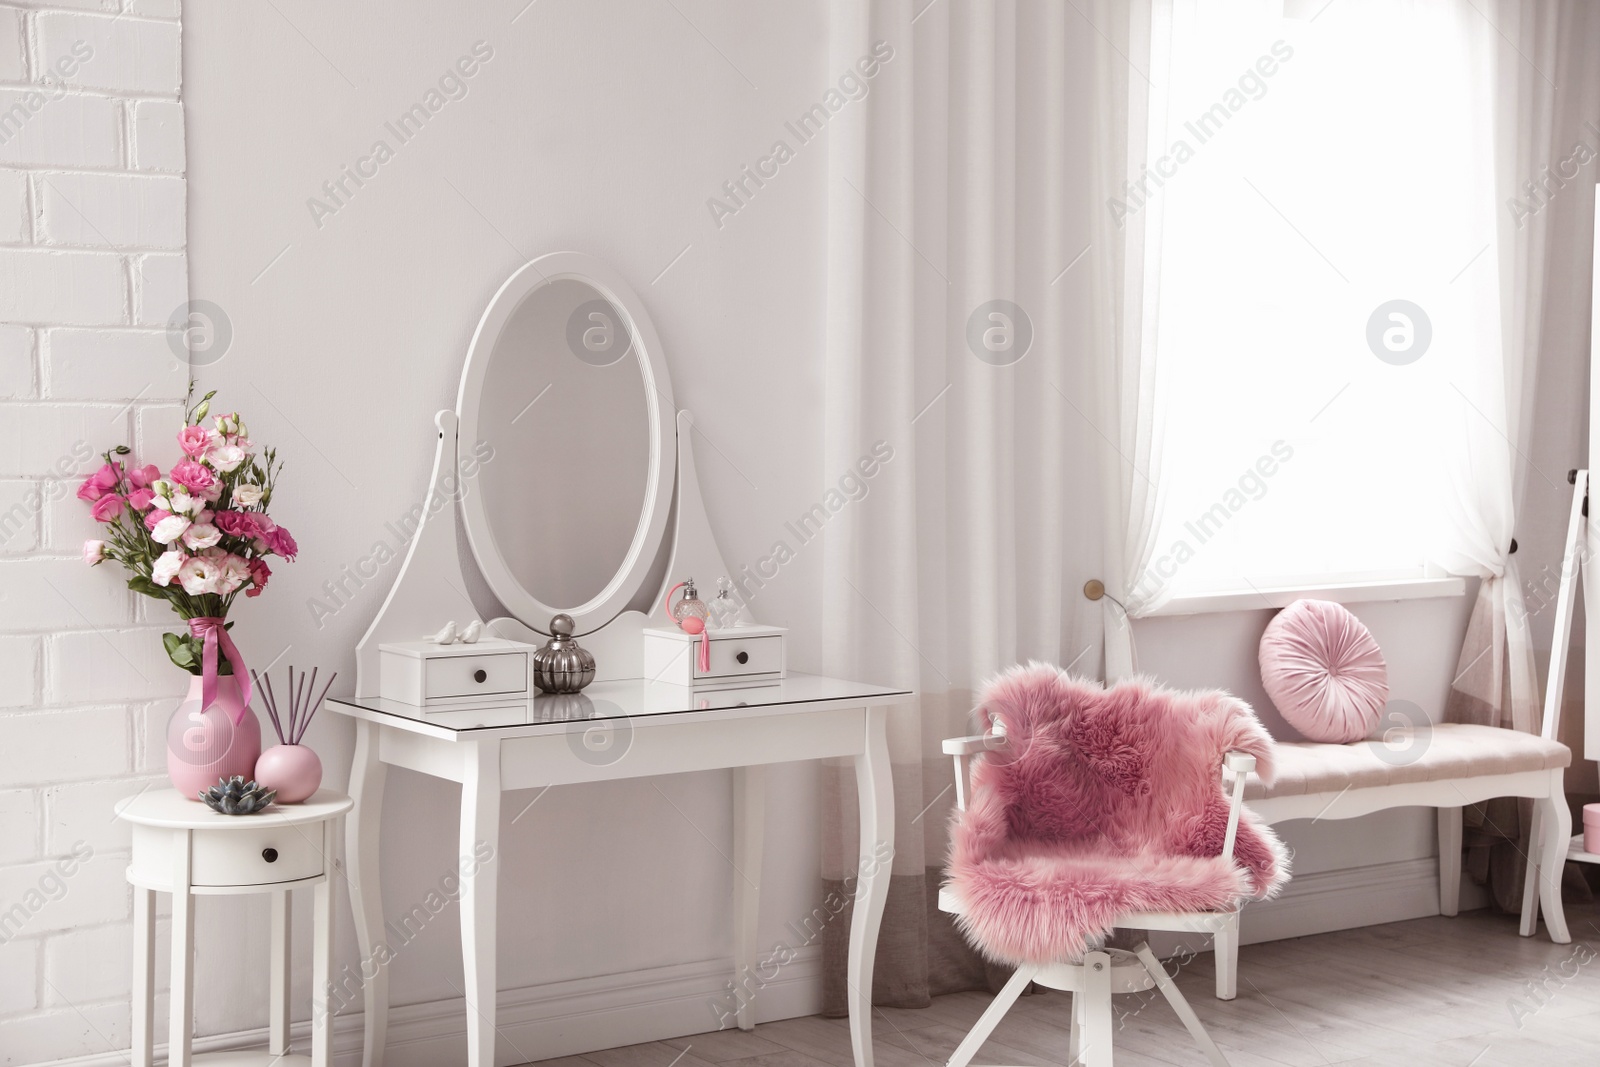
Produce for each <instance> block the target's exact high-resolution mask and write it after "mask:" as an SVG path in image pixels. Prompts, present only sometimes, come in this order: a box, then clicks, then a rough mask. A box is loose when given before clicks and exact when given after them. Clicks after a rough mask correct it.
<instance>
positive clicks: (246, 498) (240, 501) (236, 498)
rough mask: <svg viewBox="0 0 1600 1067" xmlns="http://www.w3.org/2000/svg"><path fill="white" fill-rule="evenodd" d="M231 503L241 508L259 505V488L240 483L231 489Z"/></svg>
mask: <svg viewBox="0 0 1600 1067" xmlns="http://www.w3.org/2000/svg"><path fill="white" fill-rule="evenodd" d="M233 502H234V503H235V504H237V505H239V506H240V507H242V508H253V507H255V506H256V505H257V504H259V503H261V487H260V486H259V485H246V484H244V483H240V484H239V485H236V486H234V487H233Z"/></svg>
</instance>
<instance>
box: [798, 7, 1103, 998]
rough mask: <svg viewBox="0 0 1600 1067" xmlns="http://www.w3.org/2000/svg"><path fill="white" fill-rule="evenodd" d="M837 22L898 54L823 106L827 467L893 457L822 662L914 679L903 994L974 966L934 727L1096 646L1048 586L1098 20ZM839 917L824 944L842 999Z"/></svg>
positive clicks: (829, 580) (845, 518) (869, 11)
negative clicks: (1009, 681)
mask: <svg viewBox="0 0 1600 1067" xmlns="http://www.w3.org/2000/svg"><path fill="white" fill-rule="evenodd" d="M831 18H832V24H831V30H830V33H831V38H832V40H831V45H830V50H831V59H830V69H831V71H833V72H834V76H835V77H837V74H838V72H840V71H844V70H848V69H850V68H851V67H852V66H853V65H854V64H855V63H856V61H857V60H858V59H859V58H860V57H862V56H864V55H866V54H868V53H869V52H871V51H872V49H873V48H874V46H875V45H876V43H877V42H880V41H881V42H884V45H886V46H887V47H891V48H892V49H893V58H892V59H891V60H889V61H888V62H887V63H886V64H885V67H884V70H883V71H882V72H881V73H879V74H878V75H877V77H876V78H875V79H874V81H873V82H872V83H871V90H870V93H869V94H868V95H867V96H866V97H865V98H864V99H861V100H859V101H854V102H852V103H851V104H849V105H848V107H846V108H845V109H843V110H842V111H841V112H840V114H839V115H838V116H836V117H835V118H833V119H832V120H831V121H830V125H829V132H828V136H829V145H828V149H829V162H828V166H829V176H828V180H829V186H828V195H829V222H828V228H829V230H828V249H829V252H828V256H829V262H828V309H827V353H826V376H827V377H826V403H827V413H826V425H827V441H828V445H827V448H828V451H827V459H826V462H827V471H826V475H827V476H828V477H830V478H837V476H838V474H839V472H844V471H848V470H851V469H853V468H854V467H855V465H856V464H857V463H858V461H859V460H860V458H861V457H862V456H863V455H866V454H869V453H871V452H872V451H873V449H874V448H877V449H878V450H879V451H880V453H881V452H883V451H885V450H886V449H892V452H893V458H892V459H891V460H890V461H888V462H887V463H886V464H884V465H883V470H882V472H881V473H879V474H878V475H877V476H876V478H875V479H874V480H873V482H872V485H871V491H870V493H869V494H868V495H867V496H866V497H865V498H864V499H863V500H861V501H859V502H857V503H854V504H852V505H851V506H850V507H849V508H847V509H845V510H844V511H842V512H841V513H840V514H839V515H837V516H836V517H835V518H834V519H832V520H831V521H830V524H829V526H828V529H827V533H826V541H825V548H824V554H825V564H824V571H825V577H824V583H825V584H824V588H823V598H824V608H825V611H824V617H825V619H826V625H827V641H826V646H825V656H826V660H825V666H826V669H827V670H828V671H829V672H830V673H837V674H840V675H843V676H847V677H860V678H864V679H870V680H874V681H879V682H885V683H896V684H901V685H909V686H914V687H915V688H916V689H917V691H918V693H919V694H920V695H919V697H918V699H917V701H916V702H915V703H914V704H913V705H911V706H909V707H907V708H905V709H903V710H900V711H897V712H894V713H893V714H892V716H891V719H890V723H889V744H890V750H891V758H892V761H893V764H894V778H895V809H896V812H895V814H896V817H895V823H896V826H895V830H896V853H895V857H894V862H893V875H892V878H891V885H890V890H889V900H888V905H887V909H886V913H885V918H884V925H883V933H882V936H881V938H880V941H879V946H878V953H877V968H876V974H875V988H874V999H875V1000H876V1002H877V1003H880V1004H891V1005H900V1006H920V1005H924V1004H926V1003H927V1001H928V997H929V996H930V995H932V994H936V993H939V992H946V991H950V990H954V989H962V988H973V987H975V986H981V985H985V984H987V982H988V978H987V974H986V968H985V967H984V966H983V964H982V963H981V961H980V960H978V959H977V958H976V957H975V956H974V955H973V954H972V953H971V952H970V951H969V950H968V949H967V948H966V947H965V945H964V943H963V942H962V941H961V939H960V937H959V935H958V934H957V933H956V932H955V931H954V929H953V927H952V926H951V924H950V923H949V922H948V921H947V920H946V919H945V918H944V916H942V915H941V914H940V913H939V912H938V911H937V909H936V908H935V906H934V905H935V894H936V892H937V888H938V883H939V880H940V878H941V875H942V869H943V865H944V861H945V850H946V824H947V820H948V816H949V812H950V808H951V803H952V796H953V790H952V789H951V784H952V779H951V771H950V765H949V761H948V759H946V758H944V757H942V756H940V755H939V749H938V745H939V741H940V740H941V739H942V738H944V737H951V736H959V735H960V734H964V733H967V732H969V729H970V727H969V721H968V713H969V710H970V708H971V705H972V702H973V691H974V689H975V688H976V687H977V686H978V685H979V684H980V683H981V682H982V680H983V679H984V678H985V677H987V676H988V675H990V674H992V673H993V672H995V671H997V670H999V669H1001V668H1003V667H1006V666H1009V665H1011V664H1013V663H1015V662H1017V661H1019V660H1027V659H1030V658H1038V659H1042V660H1047V661H1050V662H1057V663H1063V664H1065V663H1068V662H1070V661H1072V660H1073V658H1074V657H1075V656H1078V657H1079V663H1078V667H1079V669H1087V670H1092V669H1093V667H1094V666H1095V662H1094V661H1095V657H1094V656H1093V654H1092V653H1091V652H1088V651H1087V650H1088V649H1089V648H1091V647H1095V646H1093V645H1092V644H1091V643H1090V639H1089V635H1090V634H1095V635H1097V634H1098V629H1099V626H1098V622H1097V620H1096V619H1095V616H1094V614H1093V612H1092V610H1091V609H1089V608H1087V607H1086V605H1085V602H1084V601H1083V600H1082V598H1081V597H1080V596H1078V595H1077V594H1076V592H1075V591H1073V592H1072V593H1071V594H1070V595H1069V593H1068V591H1067V590H1066V589H1065V588H1064V587H1065V586H1066V585H1067V584H1068V583H1067V580H1066V578H1065V575H1066V574H1067V573H1068V572H1067V561H1066V559H1065V557H1066V555H1067V553H1066V552H1065V551H1064V547H1063V546H1064V545H1065V544H1067V542H1068V537H1069V533H1070V531H1069V527H1071V528H1072V529H1076V528H1077V525H1076V524H1078V523H1079V522H1080V516H1081V515H1082V514H1083V512H1084V511H1085V510H1090V509H1085V508H1084V506H1083V501H1084V500H1085V499H1090V500H1092V492H1093V489H1092V471H1091V472H1089V475H1090V481H1089V484H1087V485H1085V484H1083V479H1081V478H1079V477H1078V473H1079V472H1075V471H1074V470H1070V469H1069V464H1070V463H1071V462H1073V458H1072V453H1073V448H1072V444H1073V442H1074V441H1075V440H1077V439H1078V438H1081V437H1082V435H1083V434H1084V433H1086V432H1092V431H1088V430H1086V429H1085V427H1084V425H1083V422H1082V419H1081V417H1080V416H1079V415H1078V414H1076V413H1075V412H1074V406H1076V407H1077V408H1078V409H1081V410H1082V411H1085V412H1088V411H1090V410H1091V409H1092V402H1091V400H1090V397H1091V396H1092V390H1091V389H1090V387H1089V385H1088V382H1087V378H1086V375H1085V369H1086V368H1085V366H1084V363H1085V361H1084V360H1083V359H1082V357H1081V355H1079V353H1081V351H1082V350H1083V348H1084V336H1083V327H1081V326H1080V325H1079V323H1080V322H1082V321H1083V317H1084V313H1085V311H1086V308H1085V307H1083V306H1082V305H1084V304H1085V303H1086V301H1085V300H1084V299H1082V297H1081V296H1079V297H1078V298H1073V297H1072V296H1070V295H1069V294H1071V293H1073V292H1080V293H1081V292H1086V284H1083V283H1086V275H1084V274H1081V273H1080V274H1072V273H1069V271H1068V268H1073V259H1074V257H1075V256H1078V255H1079V253H1080V251H1081V250H1083V249H1084V247H1085V246H1086V245H1087V244H1088V243H1089V234H1088V227H1089V208H1088V198H1087V196H1086V192H1087V190H1086V189H1085V188H1084V183H1083V181H1082V180H1081V178H1076V179H1075V178H1074V177H1073V176H1072V172H1071V168H1070V166H1069V159H1071V158H1073V157H1075V156H1076V155H1077V153H1078V152H1079V151H1080V149H1079V147H1078V146H1079V144H1080V143H1081V141H1082V140H1083V135H1084V134H1085V133H1086V131H1087V125H1086V121H1085V119H1084V116H1085V115H1086V114H1087V109H1086V108H1085V106H1084V100H1083V93H1082V90H1081V88H1075V87H1074V83H1073V82H1072V80H1071V79H1072V78H1073V77H1075V76H1076V77H1080V78H1081V77H1082V75H1075V74H1074V72H1076V71H1081V70H1083V66H1082V64H1083V61H1084V60H1085V59H1086V58H1087V54H1086V53H1087V50H1088V48H1089V45H1088V40H1089V38H1090V33H1089V31H1088V28H1087V27H1083V26H1081V25H1078V24H1077V16H1076V15H1074V14H1072V13H1071V11H1070V10H1069V9H1067V8H1066V7H1064V6H1062V5H1056V4H1049V5H1013V4H1010V3H998V4H996V3H990V2H974V3H962V2H954V0H941V2H939V3H935V4H928V5H926V6H922V5H915V6H913V5H905V4H901V3H891V2H882V3H879V2H873V3H862V2H860V0H837V2H835V3H834V4H833V6H832V9H831ZM1069 19H1070V20H1073V22H1074V26H1073V27H1072V29H1071V31H1070V32H1069V28H1068V26H1067V21H1068V20H1069ZM913 21H914V22H915V25H913ZM880 50H881V46H880ZM1078 173H1079V174H1080V175H1081V173H1082V168H1081V167H1079V170H1078ZM1073 269H1075V270H1077V271H1083V270H1085V267H1084V265H1083V264H1081V263H1080V264H1078V265H1077V266H1076V267H1075V268H1073ZM1080 285H1082V289H1081V290H1080V289H1076V288H1075V287H1076V286H1080ZM997 301H1001V302H1004V303H995V302H997ZM1074 303H1076V304H1077V305H1078V306H1076V307H1074V306H1073V305H1074ZM1030 335H1031V339H1030ZM1079 462H1081V461H1079ZM1074 482H1076V483H1077V485H1078V488H1079V491H1078V492H1077V493H1076V494H1075V493H1074V490H1073V484H1074ZM1083 490H1087V491H1088V492H1084V491H1083ZM1074 575H1075V581H1076V582H1077V583H1081V581H1082V576H1078V574H1077V572H1074ZM1069 650H1070V651H1069ZM1080 652H1084V653H1085V654H1084V655H1081V656H1079V653H1080ZM824 795H825V797H826V804H827V809H828V810H827V811H826V812H825V826H826V827H827V828H828V829H829V834H828V838H827V840H826V846H825V856H824V863H825V871H824V877H825V880H826V882H827V891H828V894H829V897H830V899H841V900H843V899H848V896H849V893H848V891H847V890H848V886H849V885H850V884H851V883H850V882H848V881H847V876H848V875H849V874H850V872H852V871H853V870H854V869H855V867H856V863H857V860H856V857H857V856H858V854H859V843H858V842H857V840H856V828H855V820H854V815H853V812H854V810H855V786H854V781H853V777H852V775H851V773H850V772H849V771H848V770H847V769H842V768H832V769H830V770H829V772H828V778H827V782H826V788H825V790H824ZM848 917H849V910H848V908H846V909H844V910H843V911H842V912H841V913H840V915H839V918H838V921H835V922H833V923H831V924H830V926H829V928H828V929H829V933H828V934H827V935H826V937H825V940H824V948H825V952H826V957H827V958H826V975H827V982H826V998H827V999H826V1008H827V1010H828V1011H829V1012H830V1013H834V1014H840V1013H842V1012H843V1011H844V1007H845V992H846V991H845V988H844V968H843V961H844V940H845V936H846V931H847V920H848Z"/></svg>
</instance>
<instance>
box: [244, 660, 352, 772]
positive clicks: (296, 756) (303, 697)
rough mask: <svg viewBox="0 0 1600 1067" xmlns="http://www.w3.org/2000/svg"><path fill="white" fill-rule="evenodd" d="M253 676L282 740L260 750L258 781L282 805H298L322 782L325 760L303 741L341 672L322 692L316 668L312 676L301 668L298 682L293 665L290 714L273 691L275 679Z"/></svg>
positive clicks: (289, 700) (334, 675)
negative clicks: (318, 756) (276, 794)
mask: <svg viewBox="0 0 1600 1067" xmlns="http://www.w3.org/2000/svg"><path fill="white" fill-rule="evenodd" d="M250 677H251V678H253V679H254V680H255V684H256V690H255V691H256V692H257V693H259V694H260V696H261V703H262V704H263V705H264V706H265V707H266V709H267V716H268V717H269V718H271V720H272V728H273V730H274V731H276V732H277V735H278V741H279V742H280V743H279V744H276V745H273V746H272V747H271V748H269V749H267V750H266V751H265V752H263V753H261V758H260V759H258V760H257V761H256V781H257V782H258V783H259V784H260V785H263V786H265V787H267V788H269V789H276V790H277V791H278V803H279V804H298V803H300V802H301V801H303V800H305V799H306V798H308V797H310V796H311V795H312V794H313V793H315V792H316V791H317V787H318V786H320V785H321V784H322V761H321V760H320V759H318V758H317V754H316V753H315V752H313V751H311V749H309V748H307V747H306V746H305V745H304V744H302V743H301V742H302V741H303V740H304V738H305V736H306V728H307V727H309V726H310V725H311V720H312V718H313V717H314V716H315V715H316V714H317V709H318V708H320V707H322V700H323V698H324V697H326V696H327V695H328V690H329V689H331V688H332V687H333V680H334V678H337V677H339V674H338V672H337V671H335V672H334V673H333V675H332V677H330V678H329V679H328V682H327V684H326V685H324V686H323V687H322V692H321V693H318V692H317V670H316V668H315V667H313V668H312V669H311V676H310V678H309V679H308V678H307V677H306V672H305V671H301V672H300V677H299V680H298V681H296V679H295V672H294V668H293V667H290V668H289V690H288V708H287V714H285V709H283V706H282V705H280V704H279V703H278V696H277V694H276V693H275V692H273V689H272V678H271V677H270V676H262V675H258V674H256V672H255V671H251V672H250Z"/></svg>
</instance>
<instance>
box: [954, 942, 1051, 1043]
mask: <svg viewBox="0 0 1600 1067" xmlns="http://www.w3.org/2000/svg"><path fill="white" fill-rule="evenodd" d="M1038 973H1039V968H1037V967H1018V968H1017V973H1016V974H1013V975H1012V976H1011V980H1010V981H1009V982H1007V983H1006V984H1005V986H1004V987H1003V988H1002V989H1001V990H1000V993H999V995H998V996H996V997H995V998H994V1001H993V1002H992V1003H991V1004H990V1005H989V1007H988V1008H987V1009H986V1010H985V1011H984V1013H983V1014H982V1015H981V1016H979V1017H978V1021H977V1023H976V1024H975V1025H974V1026H973V1027H972V1029H971V1030H969V1031H968V1032H967V1036H966V1037H964V1038H962V1039H961V1044H959V1045H957V1046H956V1050H955V1051H954V1052H952V1053H951V1054H950V1059H949V1060H947V1061H945V1067H967V1064H969V1063H971V1062H972V1057H974V1056H976V1055H977V1054H978V1050H979V1049H980V1048H982V1047H983V1043H984V1042H985V1041H987V1040H989V1035H990V1034H992V1033H994V1028H995V1027H997V1026H999V1025H1000V1020H1001V1019H1004V1018H1005V1017H1006V1012H1008V1011H1010V1010H1011V1005H1013V1004H1015V1003H1016V1002H1017V998H1018V997H1020V996H1022V991H1023V990H1024V989H1027V988H1028V983H1029V982H1031V981H1033V976H1034V975H1036V974H1038Z"/></svg>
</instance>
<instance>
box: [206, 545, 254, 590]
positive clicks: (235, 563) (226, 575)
mask: <svg viewBox="0 0 1600 1067" xmlns="http://www.w3.org/2000/svg"><path fill="white" fill-rule="evenodd" d="M213 552H221V549H212V550H210V551H208V552H207V553H206V554H207V556H209V557H210V558H211V559H212V561H213V562H214V563H215V564H216V566H217V592H218V593H221V594H222V595H223V596H231V595H232V594H233V593H236V592H238V591H239V587H240V586H242V585H244V583H245V582H247V581H249V580H250V564H249V562H248V561H246V560H245V558H244V557H243V556H235V555H234V554H233V553H232V552H222V554H221V555H212V553H213Z"/></svg>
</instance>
